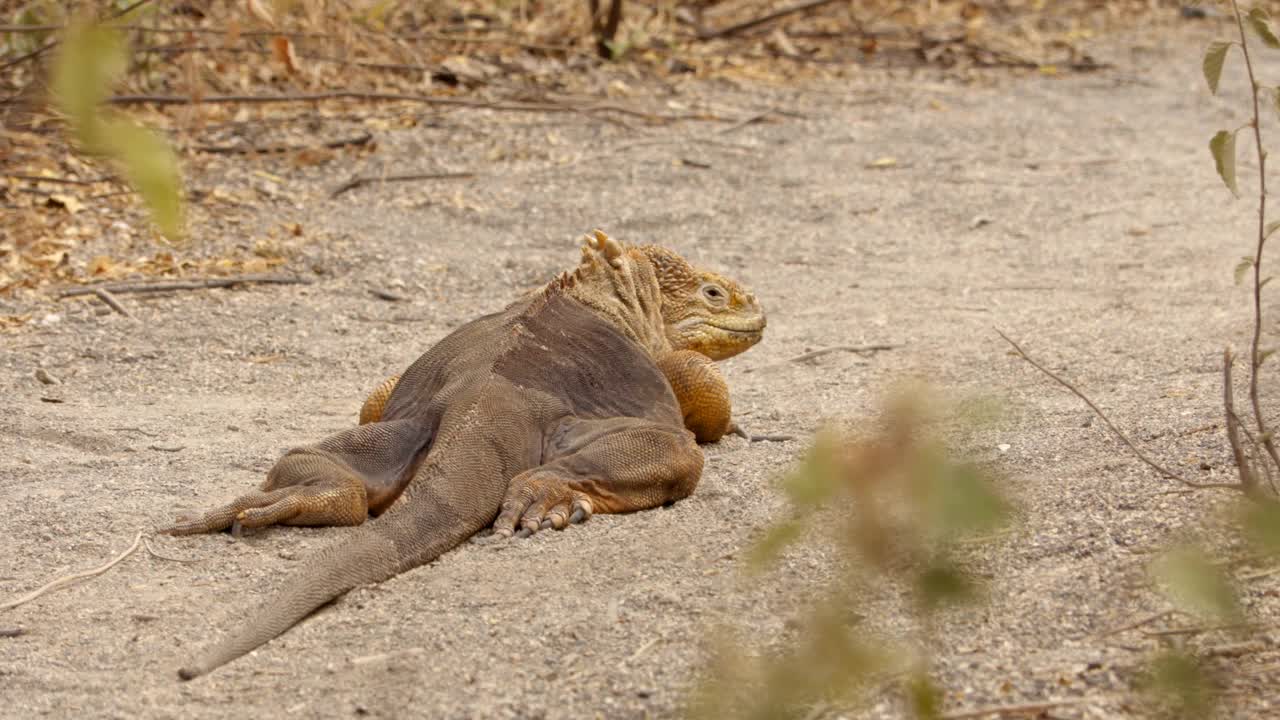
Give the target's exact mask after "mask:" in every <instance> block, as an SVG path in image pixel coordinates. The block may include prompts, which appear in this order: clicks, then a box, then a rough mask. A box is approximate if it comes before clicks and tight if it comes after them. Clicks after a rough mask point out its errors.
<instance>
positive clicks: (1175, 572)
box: [1154, 546, 1240, 621]
mask: <svg viewBox="0 0 1280 720" xmlns="http://www.w3.org/2000/svg"><path fill="white" fill-rule="evenodd" d="M1154 570H1155V574H1156V577H1157V578H1159V579H1160V580H1161V581H1162V582H1164V583H1165V584H1167V585H1168V586H1169V593H1170V595H1171V599H1172V600H1173V601H1174V602H1175V603H1178V604H1179V605H1181V606H1182V607H1183V608H1184V609H1185V610H1187V611H1189V612H1193V613H1196V614H1200V615H1208V616H1211V617H1214V618H1217V619H1220V620H1225V621H1235V620H1238V619H1239V618H1240V604H1239V601H1238V600H1237V597H1236V592H1235V588H1233V587H1232V586H1231V582H1230V580H1229V579H1228V578H1227V576H1226V574H1225V573H1223V572H1222V570H1221V569H1220V568H1218V566H1216V565H1214V564H1213V563H1212V562H1211V561H1210V560H1209V558H1208V557H1207V556H1206V555H1205V554H1204V552H1203V551H1201V550H1200V549H1198V548H1194V547H1189V546H1188V547H1182V548H1178V549H1175V550H1172V551H1170V552H1168V553H1166V554H1165V556H1164V557H1162V558H1160V559H1159V560H1158V561H1157V562H1156V565H1155V568H1154Z"/></svg>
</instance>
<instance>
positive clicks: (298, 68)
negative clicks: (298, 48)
mask: <svg viewBox="0 0 1280 720" xmlns="http://www.w3.org/2000/svg"><path fill="white" fill-rule="evenodd" d="M271 51H272V54H274V55H275V57H276V60H278V61H280V63H282V64H283V65H284V66H285V67H286V68H287V69H288V70H289V72H291V73H299V72H302V64H301V63H299V62H298V56H297V55H296V54H294V52H293V43H292V42H291V41H290V40H289V38H287V37H285V36H283V35H277V36H275V37H273V38H271Z"/></svg>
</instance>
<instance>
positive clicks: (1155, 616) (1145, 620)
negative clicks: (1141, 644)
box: [1097, 610, 1178, 639]
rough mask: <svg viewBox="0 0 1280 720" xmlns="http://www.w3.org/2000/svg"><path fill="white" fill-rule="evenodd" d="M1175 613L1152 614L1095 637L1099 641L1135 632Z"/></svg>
mask: <svg viewBox="0 0 1280 720" xmlns="http://www.w3.org/2000/svg"><path fill="white" fill-rule="evenodd" d="M1175 612H1178V611H1177V610H1163V611H1161V612H1158V613H1154V614H1152V615H1148V616H1146V617H1144V618H1142V619H1141V620H1135V621H1133V622H1131V623H1129V624H1128V625H1122V626H1120V627H1118V628H1112V629H1111V630H1107V631H1106V632H1103V633H1099V634H1098V635H1097V637H1098V638H1099V639H1101V638H1106V637H1111V636H1112V635H1119V634H1120V633H1122V632H1126V631H1128V630H1137V629H1138V628H1140V627H1142V626H1143V625H1150V624H1151V623H1153V622H1155V621H1157V620H1159V619H1161V618H1163V617H1166V616H1168V615H1172V614H1173V613H1175Z"/></svg>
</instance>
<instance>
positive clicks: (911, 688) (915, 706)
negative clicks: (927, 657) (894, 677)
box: [907, 673, 942, 720]
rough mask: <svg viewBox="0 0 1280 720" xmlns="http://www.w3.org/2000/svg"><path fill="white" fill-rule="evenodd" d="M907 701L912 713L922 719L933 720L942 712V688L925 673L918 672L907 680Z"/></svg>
mask: <svg viewBox="0 0 1280 720" xmlns="http://www.w3.org/2000/svg"><path fill="white" fill-rule="evenodd" d="M907 702H908V704H910V706H911V713H912V714H913V715H914V716H915V717H917V718H919V719H920V720H933V719H934V718H937V717H938V716H940V715H941V714H942V690H941V689H940V688H939V687H938V686H937V685H935V684H934V682H933V678H931V677H929V676H928V675H927V674H925V673H916V674H915V675H913V676H912V677H911V679H910V680H908V681H907Z"/></svg>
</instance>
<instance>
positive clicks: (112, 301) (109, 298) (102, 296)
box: [93, 287, 133, 320]
mask: <svg viewBox="0 0 1280 720" xmlns="http://www.w3.org/2000/svg"><path fill="white" fill-rule="evenodd" d="M93 294H94V295H97V296H98V299H99V300H101V301H102V302H103V303H104V304H105V305H106V306H107V307H109V308H111V309H112V310H115V311H116V312H118V313H120V314H121V315H123V316H125V317H127V318H129V319H130V320H132V319H133V315H132V314H131V313H130V312H129V311H128V310H126V309H125V308H124V305H121V304H120V301H119V300H117V299H116V296H115V295H112V294H111V292H110V291H109V290H107V289H106V288H104V287H96V288H94V289H93Z"/></svg>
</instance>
